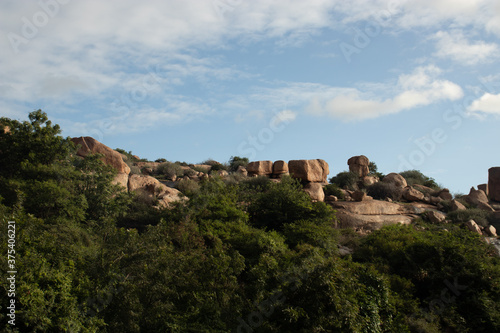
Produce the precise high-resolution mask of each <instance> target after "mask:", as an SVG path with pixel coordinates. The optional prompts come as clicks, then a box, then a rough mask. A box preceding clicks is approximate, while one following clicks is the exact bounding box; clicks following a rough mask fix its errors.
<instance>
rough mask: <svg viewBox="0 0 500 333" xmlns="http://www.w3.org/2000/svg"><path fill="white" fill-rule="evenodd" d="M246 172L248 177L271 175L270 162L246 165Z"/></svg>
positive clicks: (271, 167)
mask: <svg viewBox="0 0 500 333" xmlns="http://www.w3.org/2000/svg"><path fill="white" fill-rule="evenodd" d="M246 169H247V172H248V175H249V176H270V175H271V174H272V173H273V162H272V161H255V162H250V163H248V165H247V167H246Z"/></svg>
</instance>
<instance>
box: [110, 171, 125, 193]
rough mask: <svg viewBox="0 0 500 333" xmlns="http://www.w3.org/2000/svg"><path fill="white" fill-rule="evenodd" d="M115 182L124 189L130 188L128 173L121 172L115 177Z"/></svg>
mask: <svg viewBox="0 0 500 333" xmlns="http://www.w3.org/2000/svg"><path fill="white" fill-rule="evenodd" d="M113 184H117V185H120V186H121V187H122V189H123V190H124V191H127V189H128V175H127V174H126V173H119V174H117V175H116V176H115V178H114V179H113Z"/></svg>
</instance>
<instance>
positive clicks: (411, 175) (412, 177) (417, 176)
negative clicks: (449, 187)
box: [400, 170, 439, 189]
mask: <svg viewBox="0 0 500 333" xmlns="http://www.w3.org/2000/svg"><path fill="white" fill-rule="evenodd" d="M400 175H401V176H403V177H404V178H405V179H406V182H407V183H408V185H409V186H413V185H415V184H418V185H424V186H427V187H430V188H433V189H438V188H439V185H438V184H437V183H436V181H435V180H434V178H431V177H427V176H426V175H424V174H423V173H421V172H420V171H418V170H408V171H403V172H401V173H400Z"/></svg>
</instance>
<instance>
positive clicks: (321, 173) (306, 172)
mask: <svg viewBox="0 0 500 333" xmlns="http://www.w3.org/2000/svg"><path fill="white" fill-rule="evenodd" d="M288 170H289V172H290V174H291V175H292V177H294V178H299V179H301V180H302V181H304V182H313V183H326V177H327V176H328V174H329V173H330V169H329V167H328V163H326V162H325V161H324V160H322V159H316V160H292V161H289V162H288Z"/></svg>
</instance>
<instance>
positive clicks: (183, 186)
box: [176, 179, 200, 197]
mask: <svg viewBox="0 0 500 333" xmlns="http://www.w3.org/2000/svg"><path fill="white" fill-rule="evenodd" d="M176 188H177V189H178V190H179V191H181V192H182V193H183V194H184V195H185V196H188V197H191V196H193V195H194V194H196V193H198V192H199V191H200V185H199V184H198V182H196V181H194V180H191V179H183V180H181V181H180V182H178V183H177V186H176Z"/></svg>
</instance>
